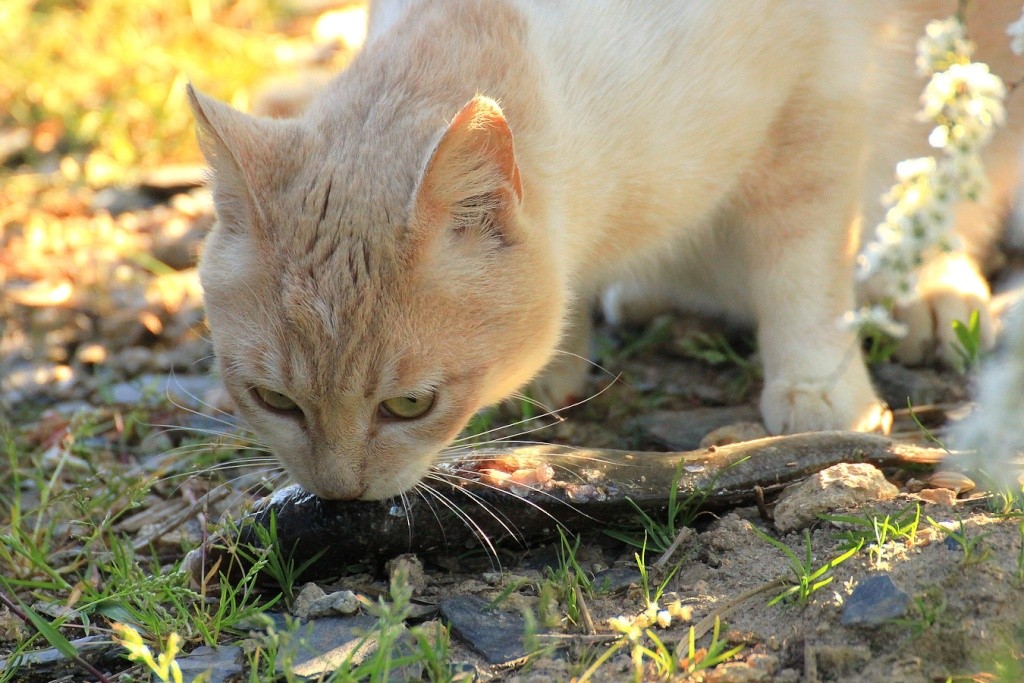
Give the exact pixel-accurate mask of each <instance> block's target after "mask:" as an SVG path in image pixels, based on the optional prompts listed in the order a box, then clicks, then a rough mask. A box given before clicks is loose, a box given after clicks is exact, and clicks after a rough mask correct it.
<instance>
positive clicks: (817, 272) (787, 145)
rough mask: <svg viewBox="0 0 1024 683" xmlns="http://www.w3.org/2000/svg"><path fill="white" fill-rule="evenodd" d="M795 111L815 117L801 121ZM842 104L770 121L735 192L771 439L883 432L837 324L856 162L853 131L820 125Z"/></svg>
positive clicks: (850, 258) (856, 350)
mask: <svg viewBox="0 0 1024 683" xmlns="http://www.w3.org/2000/svg"><path fill="white" fill-rule="evenodd" d="M804 111H812V112H815V113H817V114H818V115H819V117H818V118H816V119H815V120H801V119H803V116H802V114H803V112H804ZM836 111H839V112H841V111H843V108H842V103H833V102H828V103H821V104H820V108H816V107H811V106H808V107H807V109H806V110H802V111H800V112H794V115H793V116H792V117H789V118H787V117H783V118H782V119H780V123H779V126H778V128H777V130H776V131H775V135H774V136H773V138H772V142H773V148H772V149H767V150H765V157H764V158H762V159H760V160H759V164H758V166H757V173H756V174H751V176H750V177H748V178H747V182H746V183H745V187H744V188H743V189H742V192H743V195H744V196H743V201H742V207H743V208H742V209H741V213H742V214H743V216H742V221H743V225H744V230H743V232H742V233H741V234H742V235H743V237H742V238H741V245H740V250H741V251H742V253H743V258H744V261H745V263H746V266H747V276H748V286H749V294H750V297H751V299H750V300H751V304H752V306H753V310H754V314H755V317H756V320H757V323H758V342H759V346H760V350H761V357H762V361H763V364H764V376H765V386H764V390H763V394H762V396H761V413H762V417H763V418H764V422H765V426H766V427H767V428H768V430H769V431H771V432H773V433H792V432H802V431H812V430H828V429H853V430H860V431H867V430H875V429H882V430H885V429H887V428H888V425H889V424H890V423H891V419H892V418H891V413H890V412H889V410H888V408H887V407H886V405H885V404H884V403H883V402H882V401H880V400H879V399H878V398H877V396H876V395H875V392H874V389H873V388H872V386H871V381H870V378H869V376H868V372H867V368H866V366H865V365H864V360H863V358H862V355H861V350H860V343H859V341H858V339H857V337H856V335H855V334H853V333H852V332H850V331H847V330H845V329H843V328H841V327H840V326H839V324H838V321H839V319H840V317H841V316H842V314H843V312H844V311H847V310H850V309H852V308H853V304H854V291H853V290H854V280H853V266H854V257H855V253H856V232H855V230H854V229H853V228H852V227H850V226H852V225H853V220H854V216H855V215H856V214H857V212H856V203H855V198H856V196H857V183H858V181H859V177H858V172H857V170H856V169H854V168H851V166H853V164H852V163H851V162H850V160H851V159H856V158H857V157H858V152H859V147H858V144H857V142H856V140H857V136H856V123H855V122H854V121H851V120H849V119H848V120H847V121H842V120H837V121H834V122H833V121H824V120H822V118H821V117H820V113H821V112H836Z"/></svg>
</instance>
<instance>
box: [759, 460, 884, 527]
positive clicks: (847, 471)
mask: <svg viewBox="0 0 1024 683" xmlns="http://www.w3.org/2000/svg"><path fill="white" fill-rule="evenodd" d="M898 493H899V490H898V489H897V488H896V487H895V486H893V485H892V484H890V483H889V482H888V481H886V480H885V476H884V475H883V474H882V472H881V471H880V470H879V469H878V468H877V467H875V466H874V465H869V464H867V463H854V464H850V463H841V464H839V465H834V466H832V467H829V468H828V469H825V470H822V471H821V472H818V473H817V474H814V475H812V476H810V477H808V478H807V479H805V480H804V481H802V482H800V483H797V484H793V485H791V486H789V487H787V488H786V490H785V491H783V493H782V497H781V498H780V499H779V502H778V504H777V505H776V506H775V526H776V528H778V529H779V531H783V532H786V531H793V530H795V529H803V528H806V527H808V526H810V525H811V524H813V523H814V522H816V521H817V520H818V515H820V514H823V513H826V512H831V511H832V510H836V509H839V508H848V507H851V506H854V505H857V504H858V503H863V502H866V501H875V500H889V499H892V498H895V497H896V495H897V494H898Z"/></svg>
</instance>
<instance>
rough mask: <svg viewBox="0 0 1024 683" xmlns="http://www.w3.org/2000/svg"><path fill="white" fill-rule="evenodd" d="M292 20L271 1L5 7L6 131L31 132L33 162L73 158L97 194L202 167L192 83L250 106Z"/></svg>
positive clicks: (11, 0) (138, 0)
mask: <svg viewBox="0 0 1024 683" xmlns="http://www.w3.org/2000/svg"><path fill="white" fill-rule="evenodd" d="M286 20H287V17H286V16H285V10H284V9H283V8H282V7H281V5H280V4H279V3H277V2H273V1H271V2H267V1H265V0H77V1H74V0H3V1H2V2H0V54H2V55H3V59H2V60H0V128H3V129H10V128H19V127H20V128H24V129H27V130H29V131H30V132H31V135H32V146H31V148H30V149H29V150H28V151H27V152H26V155H27V157H28V158H27V159H26V160H27V161H28V162H30V163H32V162H36V161H39V160H40V159H41V158H43V157H44V156H46V155H51V154H52V153H56V154H57V155H61V156H63V155H73V156H75V157H77V158H78V159H79V160H80V161H81V162H82V163H83V165H84V171H85V179H86V181H87V182H89V184H92V185H101V184H107V183H109V182H113V181H117V180H124V179H126V178H125V176H126V175H128V176H130V173H131V169H135V168H138V167H145V166H153V165H158V164H162V163H168V162H178V161H197V160H198V159H199V151H198V148H197V146H196V144H195V141H194V134H193V123H192V116H191V113H190V112H189V110H188V105H187V102H186V100H185V83H186V82H187V81H189V80H191V81H192V82H194V83H195V84H196V85H197V87H199V88H201V89H203V90H205V91H207V92H209V93H210V94H211V95H214V96H216V97H219V98H221V99H223V100H227V101H228V102H231V103H232V104H234V105H235V106H239V107H243V108H244V107H246V106H247V104H248V92H250V91H251V88H252V86H253V85H254V84H255V83H257V82H258V81H260V80H261V79H262V78H263V77H264V76H265V75H266V74H267V73H268V72H269V71H272V70H273V69H274V68H275V67H276V66H277V60H276V59H275V50H276V48H277V47H278V46H279V45H281V44H282V43H284V42H285V41H286V40H287V37H286V36H284V35H282V34H281V33H280V32H279V30H280V27H281V26H282V25H283V24H284V23H285V21H286Z"/></svg>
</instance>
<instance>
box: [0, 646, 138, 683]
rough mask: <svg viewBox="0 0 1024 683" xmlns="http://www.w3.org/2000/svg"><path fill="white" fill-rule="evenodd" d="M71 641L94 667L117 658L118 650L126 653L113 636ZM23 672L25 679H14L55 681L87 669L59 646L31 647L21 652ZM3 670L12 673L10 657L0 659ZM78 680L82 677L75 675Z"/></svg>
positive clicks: (18, 669) (20, 670) (20, 668)
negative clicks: (9, 665)
mask: <svg viewBox="0 0 1024 683" xmlns="http://www.w3.org/2000/svg"><path fill="white" fill-rule="evenodd" d="M71 644H72V645H73V646H74V647H75V650H76V651H77V652H78V656H79V657H81V658H82V659H83V660H85V661H87V662H89V663H90V664H92V665H93V666H100V667H101V668H102V663H104V662H107V661H111V660H116V659H117V658H118V657H117V655H118V653H120V652H124V650H122V649H121V646H119V645H117V644H116V643H113V642H111V640H110V636H86V637H85V638H78V639H76V640H72V641H71ZM17 671H18V672H19V674H24V675H23V676H22V677H21V678H15V679H12V680H52V679H56V678H62V677H64V676H68V677H69V678H70V677H73V676H81V675H82V673H83V671H82V669H81V667H80V666H79V665H78V663H77V662H74V661H72V660H70V659H68V658H67V657H65V656H64V654H63V653H62V652H61V651H60V650H58V649H57V648H55V647H49V648H46V649H44V650H29V651H28V652H23V653H21V654H20V655H19V660H18V668H17ZM0 673H11V672H8V671H7V660H6V659H0ZM74 680H79V679H78V678H75V679H74Z"/></svg>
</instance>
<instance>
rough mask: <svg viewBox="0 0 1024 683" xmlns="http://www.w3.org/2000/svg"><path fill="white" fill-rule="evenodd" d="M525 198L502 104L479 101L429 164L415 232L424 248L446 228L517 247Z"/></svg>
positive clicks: (458, 118) (451, 128) (460, 117)
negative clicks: (483, 235) (519, 215)
mask: <svg viewBox="0 0 1024 683" xmlns="http://www.w3.org/2000/svg"><path fill="white" fill-rule="evenodd" d="M522 198H523V186H522V182H521V180H520V178H519V167H518V165H517V164H516V158H515V149H514V145H513V141H512V131H511V129H510V128H509V125H508V122H507V121H506V120H505V116H504V114H502V111H501V109H500V108H499V107H498V104H497V103H496V102H495V101H494V100H492V99H490V98H488V97H483V96H480V95H478V96H476V97H474V98H473V99H472V100H470V101H469V103H467V104H466V105H465V106H464V107H463V108H462V110H461V111H459V113H458V114H456V115H455V118H453V119H452V121H451V123H450V124H448V128H447V129H446V130H445V131H444V133H443V135H442V136H441V138H440V140H439V141H438V142H437V144H436V146H435V147H434V149H433V151H432V153H431V155H430V158H429V160H428V161H427V164H426V167H425V168H424V170H423V174H422V176H421V177H420V181H419V185H418V187H417V188H416V195H415V200H414V205H413V224H414V225H413V232H414V233H415V234H417V237H418V238H417V241H420V242H423V241H431V240H432V238H433V237H436V236H437V235H438V233H439V232H441V230H443V229H444V228H445V227H447V228H448V229H450V230H452V231H454V232H463V233H467V232H469V233H477V234H481V233H486V234H487V235H489V236H490V237H492V238H494V239H496V240H497V241H498V242H499V243H501V244H504V245H511V244H516V243H517V242H519V241H520V240H521V239H522V235H521V234H519V230H518V228H517V225H516V221H515V215H514V214H515V210H516V209H517V208H518V207H519V204H520V202H521V201H522Z"/></svg>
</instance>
